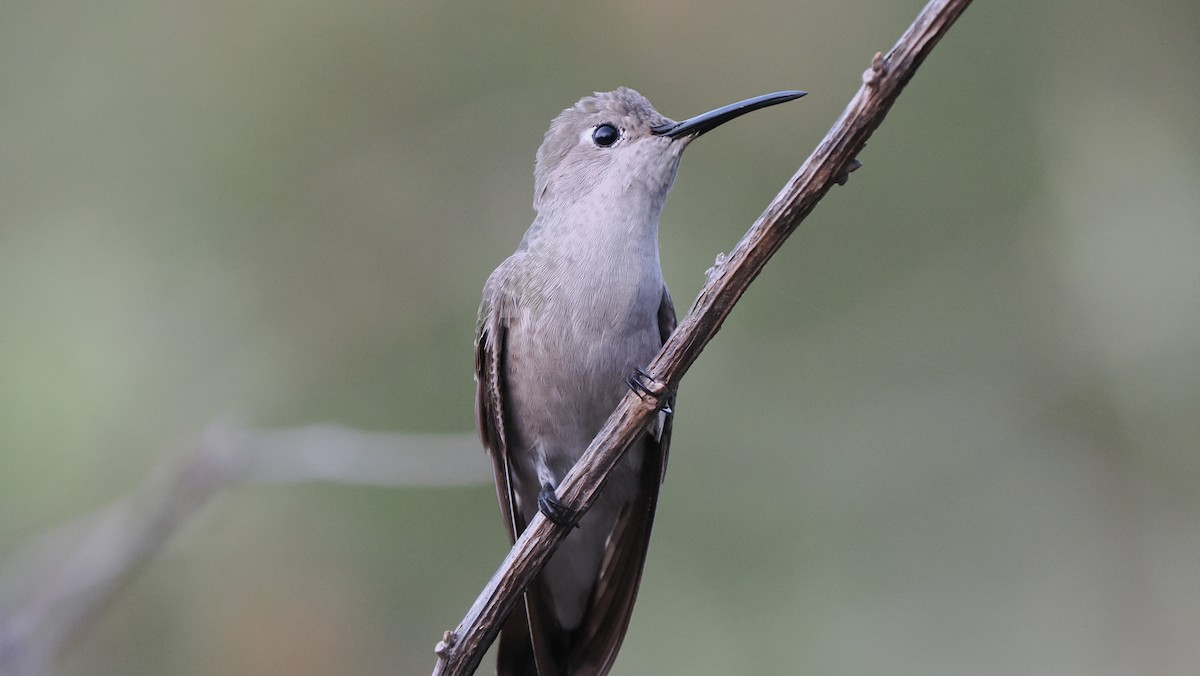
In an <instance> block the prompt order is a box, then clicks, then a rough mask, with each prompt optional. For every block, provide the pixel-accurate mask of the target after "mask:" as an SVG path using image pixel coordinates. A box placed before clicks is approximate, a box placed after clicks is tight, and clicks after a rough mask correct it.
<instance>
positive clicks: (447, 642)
mask: <svg viewBox="0 0 1200 676" xmlns="http://www.w3.org/2000/svg"><path fill="white" fill-rule="evenodd" d="M455 643H458V634H455V633H454V632H452V631H450V630H449V629H447V630H446V632H445V633H443V634H442V640H440V641H438V642H437V645H435V646H434V647H433V654H435V655H437V656H438V657H440V658H442V659H446V656H447V655H449V654H450V651H451V650H452V649H453V648H454V644H455Z"/></svg>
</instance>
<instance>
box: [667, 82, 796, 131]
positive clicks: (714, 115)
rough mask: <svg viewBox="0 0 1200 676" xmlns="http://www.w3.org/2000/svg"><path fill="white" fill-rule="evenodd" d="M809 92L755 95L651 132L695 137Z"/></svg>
mask: <svg viewBox="0 0 1200 676" xmlns="http://www.w3.org/2000/svg"><path fill="white" fill-rule="evenodd" d="M807 93H808V92H802V91H800V90H797V89H792V90H788V91H782V92H775V93H774V94H763V95H762V96H755V97H754V98H752V99H746V100H745V101H738V102H737V103H731V104H729V105H728V106H724V107H722V108H717V109H716V110H710V111H708V112H707V113H704V114H703V115H697V116H696V117H693V118H690V119H687V120H684V121H683V122H671V123H668V124H661V125H659V126H657V127H651V128H650V133H651V134H655V135H657V136H666V137H667V138H670V139H677V138H683V137H685V136H687V137H691V138H695V137H697V136H699V135H701V134H703V133H705V132H707V131H711V130H713V129H716V128H717V127H719V126H721V125H723V124H725V123H726V122H728V121H730V120H732V119H733V118H735V117H741V116H742V115H745V114H746V113H749V112H751V111H754V110H758V109H759V108H766V107H767V106H773V105H775V104H777V103H786V102H788V101H794V100H796V99H798V98H800V97H801V96H804V95H805V94H807Z"/></svg>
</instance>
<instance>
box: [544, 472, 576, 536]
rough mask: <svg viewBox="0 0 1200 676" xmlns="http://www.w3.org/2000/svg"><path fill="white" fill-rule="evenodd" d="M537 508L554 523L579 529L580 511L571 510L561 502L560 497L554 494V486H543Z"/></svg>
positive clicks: (546, 484)
mask: <svg viewBox="0 0 1200 676" xmlns="http://www.w3.org/2000/svg"><path fill="white" fill-rule="evenodd" d="M537 506H538V511H539V512H541V513H542V514H545V515H546V518H547V519H550V521H551V522H552V523H554V524H556V525H559V526H567V527H568V528H570V527H574V528H579V516H580V515H579V510H576V509H571V508H570V507H568V506H566V505H564V504H563V503H562V502H561V501H559V499H558V496H557V495H555V494H554V486H551V485H550V484H549V483H544V484H542V490H541V492H540V493H538V496H537Z"/></svg>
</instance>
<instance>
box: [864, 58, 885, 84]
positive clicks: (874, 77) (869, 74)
mask: <svg viewBox="0 0 1200 676" xmlns="http://www.w3.org/2000/svg"><path fill="white" fill-rule="evenodd" d="M887 74H888V69H887V64H886V63H884V61H883V52H875V56H874V57H872V58H871V67H870V68H868V69H866V70H864V71H863V76H862V80H863V84H865V85H867V86H868V87H878V86H879V81H880V80H882V79H883V77H884V76H885V75H887Z"/></svg>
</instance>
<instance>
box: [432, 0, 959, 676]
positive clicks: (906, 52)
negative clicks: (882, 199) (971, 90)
mask: <svg viewBox="0 0 1200 676" xmlns="http://www.w3.org/2000/svg"><path fill="white" fill-rule="evenodd" d="M969 4H970V0H931V2H929V4H927V5H926V6H925V8H924V9H922V10H921V12H920V14H918V15H917V18H916V20H915V21H913V23H912V25H911V26H909V28H908V30H907V31H905V33H904V35H902V36H901V37H900V40H899V41H898V42H897V43H896V45H895V46H894V47H892V49H891V51H889V52H888V53H887V54H876V55H875V58H874V59H873V60H872V62H871V67H870V68H869V69H868V70H867V71H866V72H864V73H863V84H862V87H860V88H859V90H858V92H857V93H856V94H855V95H854V98H853V99H852V100H851V101H850V103H849V105H847V106H846V110H845V111H844V112H843V113H842V115H841V117H840V118H839V119H838V121H837V122H836V123H834V125H833V128H832V129H830V130H829V133H828V134H826V135H825V138H824V139H822V141H821V143H820V144H819V145H818V146H817V148H816V150H814V151H813V153H812V155H810V156H809V158H808V159H807V160H806V161H805V162H804V164H803V165H802V166H801V167H800V170H799V171H797V172H796V174H795V175H794V176H793V177H792V179H791V180H790V181H789V182H788V184H787V186H785V187H784V188H783V190H782V191H780V193H779V194H778V195H776V197H775V199H774V200H773V201H772V202H771V204H770V205H769V206H768V207H767V209H766V211H764V212H763V214H762V215H761V216H759V218H758V220H757V221H756V222H755V223H754V225H753V227H751V228H750V230H749V231H748V232H747V233H746V235H745V236H744V237H742V240H741V241H740V242H738V244H737V246H736V247H735V248H734V249H733V251H731V252H730V254H729V256H727V257H726V258H725V259H724V260H723V261H720V262H719V263H718V265H716V266H715V267H714V268H713V269H712V270H711V271H710V274H709V277H708V281H707V283H706V284H705V285H704V288H703V289H701V291H700V295H699V296H698V297H697V298H696V302H695V304H694V305H693V306H692V309H691V310H690V311H689V312H688V314H687V316H686V317H685V318H684V319H683V321H682V322H680V324H679V327H678V328H677V329H676V330H675V333H674V334H672V335H671V337H670V339H669V340H668V341H667V343H666V345H664V346H663V348H662V351H661V352H660V353H659V354H658V356H657V357H656V358H655V359H654V361H653V362H652V363H651V364H650V367H649V368H648V369H647V372H648V373H649V374H650V380H651V382H650V383H649V385H650V389H651V390H652V392H653V393H654V394H655V395H657V399H656V398H655V397H647V398H642V397H639V396H638V395H637V394H635V393H633V392H629V393H627V394H626V395H625V398H624V399H622V400H621V403H620V405H618V406H617V409H616V410H615V411H614V412H613V414H612V416H611V417H610V418H609V419H608V422H607V423H605V425H604V427H603V428H602V429H601V430H600V433H599V434H598V435H597V436H596V438H595V439H594V440H593V441H592V443H591V445H589V446H588V448H587V451H586V452H585V453H584V454H583V457H581V458H580V460H579V462H578V463H577V464H576V465H575V467H574V468H573V469H572V470H571V472H570V473H569V474H568V475H567V477H566V478H565V479H564V480H563V482H562V484H561V485H560V486H559V490H558V498H559V500H560V501H562V502H563V504H565V505H568V506H569V507H571V508H573V509H575V510H579V511H580V512H583V511H586V510H587V509H588V508H589V507H590V506H591V504H592V502H593V501H594V500H595V498H596V495H597V494H598V493H599V492H600V490H601V488H602V487H603V486H604V482H605V480H606V479H607V477H608V473H609V472H610V471H611V470H612V468H613V467H614V466H615V465H616V464H617V462H618V461H620V459H621V456H622V455H623V454H624V452H625V449H626V448H628V446H629V445H630V444H631V443H632V441H633V440H634V439H635V438H636V437H637V435H639V434H640V433H641V430H642V429H644V428H645V426H646V425H647V424H648V423H649V421H650V418H651V416H653V415H654V414H655V412H656V410H657V409H658V406H659V404H658V401H660V400H661V397H662V396H663V395H665V394H666V393H668V392H670V391H672V390H674V389H675V388H676V387H677V386H678V385H679V381H680V379H681V378H682V377H683V375H684V373H686V372H687V370H688V368H690V367H691V365H692V363H693V362H695V361H696V358H697V357H698V356H699V355H700V352H701V350H703V349H704V347H705V345H707V344H708V342H709V341H710V340H712V338H713V336H715V335H716V333H717V331H718V330H720V328H721V324H722V323H723V322H724V321H725V318H726V317H727V316H729V312H730V311H731V310H732V309H733V306H734V304H735V303H737V301H738V299H739V298H741V297H742V294H743V293H745V291H746V289H747V288H748V287H749V286H750V283H751V282H752V281H754V279H755V278H756V277H757V276H758V274H759V272H761V271H762V269H763V266H765V265H766V263H767V261H768V260H770V258H771V256H773V255H774V254H775V252H776V251H778V250H779V247H780V246H782V245H783V242H784V240H786V239H787V237H788V236H789V235H790V234H791V233H792V232H793V231H795V229H796V227H797V226H798V225H799V224H800V222H801V221H803V220H804V218H805V217H806V216H808V214H809V213H810V212H811V211H812V210H813V208H814V207H815V206H816V205H817V202H819V201H820V200H821V199H822V198H823V197H824V196H825V193H827V192H828V191H829V189H830V188H831V187H833V185H834V184H835V183H845V181H846V178H847V176H848V174H849V172H851V171H853V170H854V169H855V168H857V160H856V159H855V157H856V155H857V154H858V153H859V152H861V151H862V149H863V147H864V146H865V145H866V143H867V139H868V138H870V136H871V134H872V133H873V132H874V131H875V130H876V129H877V128H878V127H879V125H880V124H881V123H882V122H883V119H884V117H886V115H887V112H888V110H889V109H890V108H891V107H892V104H893V103H894V102H895V101H896V98H897V97H898V96H899V95H900V92H901V91H902V90H903V89H904V86H905V85H906V84H908V81H909V80H910V79H912V76H913V74H914V73H915V72H916V70H917V68H918V67H919V66H920V65H921V62H923V61H924V60H925V57H926V56H928V55H929V52H930V51H932V50H933V48H934V46H935V45H936V44H937V42H938V41H939V40H940V39H941V38H942V36H943V35H945V33H946V31H948V30H949V29H950V26H951V25H952V24H953V23H954V21H955V20H956V19H957V18H958V17H959V16H960V15H961V14H962V12H963V10H965V9H966V7H967V5H969ZM569 530H570V529H569V528H568V527H563V526H556V525H554V524H553V523H551V522H550V521H549V520H548V519H546V518H545V516H544V515H542V514H540V513H539V514H537V515H535V516H534V518H533V520H532V521H530V523H529V525H528V526H527V527H526V529H525V532H524V533H523V534H522V535H521V537H520V539H518V540H517V542H516V544H515V545H513V548H512V549H511V550H510V551H509V553H508V556H507V557H506V558H505V559H504V562H503V563H502V564H501V566H500V569H499V570H497V571H496V573H495V574H494V575H493V576H492V579H491V580H489V581H488V583H487V585H486V586H485V587H484V588H483V591H482V592H481V593H480V595H479V597H478V598H477V599H476V600H475V603H474V605H472V606H471V609H470V610H469V611H468V612H467V615H466V617H464V618H463V620H462V622H461V623H459V625H458V627H457V628H456V629H455V630H454V631H452V632H451V631H448V632H446V633H445V634H444V635H443V637H442V641H441V642H439V643H438V645H437V648H436V649H435V652H436V653H437V655H438V661H437V665H436V666H435V668H434V670H433V674H434V676H462V675H465V674H471V673H473V672H474V671H475V669H476V668H477V667H478V666H479V663H480V661H481V660H482V659H483V654H484V652H485V651H486V650H487V648H488V646H490V645H491V643H492V642H493V641H494V640H495V638H496V635H497V633H498V632H499V630H500V625H501V624H502V622H503V620H504V619H505V618H506V617H507V616H508V614H509V612H511V611H512V609H513V607H514V606H515V605H516V603H517V601H518V600H519V599H520V598H521V593H522V592H523V591H524V590H525V588H526V586H528V584H529V583H530V581H532V580H533V578H534V577H535V576H536V575H537V573H538V571H540V570H541V568H542V566H544V565H545V563H546V561H547V560H548V559H549V558H550V555H551V554H552V553H553V551H554V548H555V547H557V546H558V544H559V543H560V542H561V541H562V540H563V539H564V538H565V537H566V535H567V533H568V532H569Z"/></svg>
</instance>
